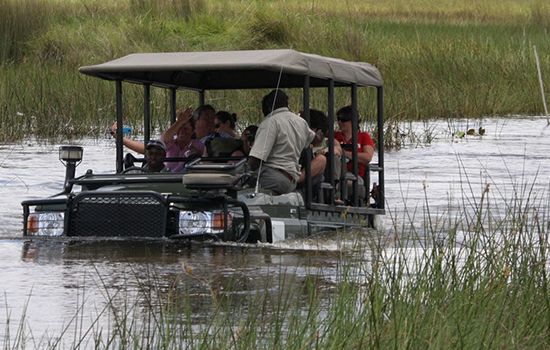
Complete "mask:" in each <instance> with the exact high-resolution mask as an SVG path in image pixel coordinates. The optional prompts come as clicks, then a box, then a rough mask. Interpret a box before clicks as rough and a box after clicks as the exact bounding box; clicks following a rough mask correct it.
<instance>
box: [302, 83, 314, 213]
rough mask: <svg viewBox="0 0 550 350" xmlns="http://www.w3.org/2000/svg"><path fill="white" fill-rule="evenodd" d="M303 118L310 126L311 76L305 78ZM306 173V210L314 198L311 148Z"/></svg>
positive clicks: (307, 151)
mask: <svg viewBox="0 0 550 350" xmlns="http://www.w3.org/2000/svg"><path fill="white" fill-rule="evenodd" d="M303 113H304V115H303V118H304V119H305V120H306V122H307V123H308V125H309V76H307V75H306V76H305V77H304V89H303ZM305 172H306V176H305V180H306V182H305V190H306V198H305V202H306V208H308V209H309V208H311V199H312V196H311V194H312V193H311V192H312V187H311V148H310V147H309V145H308V147H307V148H306V164H305Z"/></svg>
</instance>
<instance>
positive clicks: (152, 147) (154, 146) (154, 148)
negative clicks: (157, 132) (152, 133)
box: [125, 140, 170, 174]
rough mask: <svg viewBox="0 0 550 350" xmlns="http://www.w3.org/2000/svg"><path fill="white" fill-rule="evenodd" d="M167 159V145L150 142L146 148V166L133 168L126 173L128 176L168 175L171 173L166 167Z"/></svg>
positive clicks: (159, 141)
mask: <svg viewBox="0 0 550 350" xmlns="http://www.w3.org/2000/svg"><path fill="white" fill-rule="evenodd" d="M165 158H166V145H165V144H164V142H162V141H161V140H150V141H149V142H148V143H147V145H146V146H145V162H146V163H145V165H143V166H142V167H131V168H128V169H127V171H125V172H126V173H128V174H136V173H143V172H145V173H166V172H170V169H168V168H167V167H166V166H165V165H164V159H165Z"/></svg>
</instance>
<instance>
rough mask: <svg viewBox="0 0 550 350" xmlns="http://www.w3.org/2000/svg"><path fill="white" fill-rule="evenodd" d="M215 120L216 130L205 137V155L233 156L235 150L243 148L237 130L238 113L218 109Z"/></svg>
mask: <svg viewBox="0 0 550 350" xmlns="http://www.w3.org/2000/svg"><path fill="white" fill-rule="evenodd" d="M214 121H215V128H216V129H215V130H216V132H215V133H214V134H212V135H210V136H209V137H206V138H205V140H204V145H205V150H204V153H203V156H205V157H231V156H232V154H233V152H236V151H238V150H240V149H241V148H242V141H241V140H239V139H238V138H237V132H236V131H235V127H236V125H237V115H236V114H235V113H232V114H231V113H229V112H226V111H218V112H217V113H216V117H215V119H214Z"/></svg>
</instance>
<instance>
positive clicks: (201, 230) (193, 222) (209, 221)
mask: <svg viewBox="0 0 550 350" xmlns="http://www.w3.org/2000/svg"><path fill="white" fill-rule="evenodd" d="M232 220H233V217H232V214H231V212H228V213H227V225H226V223H225V215H224V212H223V211H214V212H213V211H190V210H182V211H180V216H179V233H180V234H181V235H189V236H192V235H201V234H206V233H221V232H223V231H224V229H225V227H226V226H227V227H229V226H231V223H232Z"/></svg>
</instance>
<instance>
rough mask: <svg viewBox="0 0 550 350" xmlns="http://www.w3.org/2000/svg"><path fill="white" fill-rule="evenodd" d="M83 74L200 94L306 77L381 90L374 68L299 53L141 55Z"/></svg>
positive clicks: (313, 82)
mask: <svg viewBox="0 0 550 350" xmlns="http://www.w3.org/2000/svg"><path fill="white" fill-rule="evenodd" d="M79 70H80V72H81V73H83V74H87V75H91V76H95V77H99V78H102V79H107V80H124V81H130V82H135V83H139V84H147V83H150V84H152V85H158V86H169V87H184V88H188V89H197V90H215V89H246V88H274V87H277V86H279V87H281V88H291V87H302V86H304V77H305V76H309V77H310V86H311V87H324V86H328V84H329V80H330V79H332V80H334V85H335V86H350V85H351V84H356V85H357V86H382V77H381V75H380V72H379V71H378V69H376V67H374V66H373V65H371V64H368V63H363V62H348V61H344V60H341V59H336V58H329V57H323V56H319V55H313V54H306V53H302V52H298V51H295V50H248V51H206V52H165V53H136V54H131V55H128V56H124V57H122V58H119V59H116V60H113V61H109V62H105V63H102V64H98V65H94V66H85V67H81V68H80V69H79ZM279 78H280V82H279ZM278 82H279V83H278Z"/></svg>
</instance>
